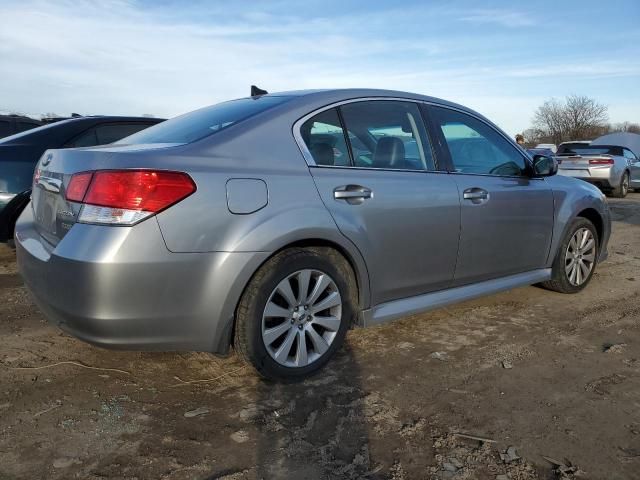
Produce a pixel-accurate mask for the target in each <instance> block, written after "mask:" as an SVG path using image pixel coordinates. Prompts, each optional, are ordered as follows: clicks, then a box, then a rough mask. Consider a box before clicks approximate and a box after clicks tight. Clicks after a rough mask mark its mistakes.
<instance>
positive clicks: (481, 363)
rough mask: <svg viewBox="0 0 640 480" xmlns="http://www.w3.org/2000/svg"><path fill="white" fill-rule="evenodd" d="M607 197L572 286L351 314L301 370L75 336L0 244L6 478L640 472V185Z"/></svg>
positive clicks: (1, 462)
mask: <svg viewBox="0 0 640 480" xmlns="http://www.w3.org/2000/svg"><path fill="white" fill-rule="evenodd" d="M610 205H611V208H612V211H613V214H614V219H615V222H614V225H613V236H612V238H611V242H610V246H609V250H610V257H609V260H608V261H607V262H606V263H603V264H602V265H600V266H599V268H598V271H597V273H596V275H595V277H594V278H593V281H592V282H591V284H590V286H589V287H588V288H587V289H586V290H585V291H583V292H582V293H580V294H578V295H573V296H565V295H561V294H556V293H552V292H548V291H545V290H542V289H540V288H536V287H527V288H521V289H517V290H513V291H510V292H506V293H503V294H500V295H495V296H492V297H488V298H485V299H482V300H479V301H474V302H468V303H464V304H460V305H457V306H455V307H450V308H443V309H440V310H437V311H435V312H432V313H428V314H424V315H417V316H414V317H410V318H406V319H403V320H401V321H398V322H395V323H393V324H390V325H385V326H382V327H378V328H373V329H366V330H362V329H360V330H355V331H352V332H350V334H349V335H348V338H347V342H346V347H345V348H344V349H343V350H342V352H341V353H340V355H339V356H338V358H336V359H335V360H334V361H332V362H331V363H330V364H329V366H328V367H327V368H326V369H325V370H323V372H322V373H321V374H319V375H317V376H315V377H313V378H312V379H310V380H308V381H305V382H304V383H300V384H296V385H278V384H270V383H266V382H264V381H262V380H260V379H258V378H257V377H256V376H255V374H254V373H253V371H252V370H251V369H250V368H247V367H244V366H243V365H242V364H241V363H240V362H239V360H238V359H237V358H236V357H235V356H234V355H231V356H230V357H229V358H225V359H220V358H217V357H213V356H211V355H208V354H203V353H180V354H178V353H137V352H112V351H107V350H102V349H100V348H96V347H92V346H90V345H87V344H85V343H82V342H80V341H78V340H75V339H74V338H72V337H69V336H68V335H66V334H64V333H62V332H60V331H58V330H57V329H55V328H53V327H51V326H49V325H47V323H46V322H45V320H44V318H43V317H42V315H41V314H40V313H39V312H38V310H37V309H36V308H35V307H34V305H33V304H32V303H31V301H30V299H29V296H28V294H27V292H26V290H25V289H24V287H23V286H22V282H21V280H20V277H19V276H18V275H17V273H16V266H15V261H14V254H13V251H12V250H10V249H9V248H7V247H5V246H2V247H0V386H1V389H0V479H2V480H7V479H74V478H81V479H92V480H93V479H105V478H109V479H172V480H178V479H199V480H200V479H202V480H204V479H217V478H224V479H234V480H240V479H261V478H265V479H270V478H291V479H315V478H336V479H338V478H340V479H341V478H369V479H396V480H400V479H414V478H416V479H423V478H424V479H430V478H433V479H444V478H455V479H472V478H474V479H475V478H477V479H497V480H507V479H535V478H541V479H551V478H589V479H606V480H617V479H640V361H639V360H638V359H639V358H640V193H632V194H630V195H629V196H628V197H627V198H626V199H624V200H614V199H611V200H610ZM59 362H77V363H79V364H80V365H74V364H68V363H62V364H60V363H59ZM81 365H84V366H85V367H87V368H85V367H83V366H81ZM88 367H92V368H88ZM469 437H478V438H480V439H481V440H478V439H474V438H469ZM509 447H514V448H511V449H509V451H508V453H506V454H505V451H506V450H507V449H508V448H509ZM501 454H502V456H501ZM518 457H519V458H518ZM545 457H547V458H550V459H552V460H548V459H545ZM558 464H560V466H558Z"/></svg>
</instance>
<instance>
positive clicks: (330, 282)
mask: <svg viewBox="0 0 640 480" xmlns="http://www.w3.org/2000/svg"><path fill="white" fill-rule="evenodd" d="M355 294H356V290H355V281H354V279H353V272H352V271H351V268H350V266H349V264H348V263H347V262H346V260H345V259H344V258H343V257H342V256H341V255H340V254H338V253H337V252H336V251H334V250H332V249H328V248H320V249H302V248H294V249H290V250H285V251H283V252H281V253H279V254H278V255H276V256H274V257H273V258H272V259H270V260H269V261H267V262H266V263H265V264H264V265H263V266H262V267H261V268H260V269H259V270H258V272H256V274H255V275H254V277H253V278H252V279H251V281H250V283H249V285H248V286H247V288H246V290H245V292H244V294H243V296H242V298H241V300H240V303H239V305H238V309H237V312H236V329H235V337H234V347H235V349H236V351H237V352H238V353H239V354H240V356H241V357H242V358H244V359H245V360H246V361H248V362H249V363H251V364H252V365H253V366H254V367H255V368H256V370H257V371H258V372H259V373H260V374H261V375H262V376H264V377H267V378H270V379H273V380H281V381H294V380H297V379H301V378H304V377H307V376H308V375H310V374H312V373H314V372H316V371H317V370H319V369H320V368H321V367H322V366H324V365H325V364H326V363H327V361H328V360H329V359H330V358H331V356H332V355H333V354H334V352H335V351H336V350H337V349H338V348H340V345H341V344H342V342H343V340H344V336H345V334H346V331H347V329H348V328H349V326H350V324H351V323H352V318H353V315H354V313H355V308H356V307H355V305H356V301H355Z"/></svg>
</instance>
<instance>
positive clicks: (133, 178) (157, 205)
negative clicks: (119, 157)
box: [74, 170, 196, 213]
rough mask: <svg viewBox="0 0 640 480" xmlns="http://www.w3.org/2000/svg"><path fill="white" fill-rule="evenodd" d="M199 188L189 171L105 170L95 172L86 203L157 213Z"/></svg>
mask: <svg viewBox="0 0 640 480" xmlns="http://www.w3.org/2000/svg"><path fill="white" fill-rule="evenodd" d="M74 177H75V176H74ZM195 190H196V186H195V184H194V183H193V180H191V177H189V175H187V174H186V173H181V172H165V171H155V170H119V171H109V170H105V171H97V172H95V173H94V174H93V180H92V181H91V184H90V185H89V189H88V191H87V193H86V195H85V196H84V201H83V203H86V204H90V205H98V206H102V207H111V208H122V209H126V210H144V211H146V212H154V213H155V212H159V211H160V210H164V209H165V208H167V207H169V206H171V205H173V204H174V203H176V202H179V201H180V200H182V199H183V198H185V197H187V196H189V195H191V194H192V193H193V192H195Z"/></svg>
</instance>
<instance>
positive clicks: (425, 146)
mask: <svg viewBox="0 0 640 480" xmlns="http://www.w3.org/2000/svg"><path fill="white" fill-rule="evenodd" d="M340 111H341V113H342V117H343V120H344V123H345V127H346V129H347V131H348V133H349V138H350V142H349V143H350V144H351V152H352V157H353V161H354V164H355V166H356V167H365V168H387V169H401V170H435V162H434V160H433V154H432V151H431V145H430V143H429V138H428V136H427V131H426V129H425V126H424V123H423V122H422V117H421V115H420V109H419V107H418V105H417V104H415V103H413V102H403V101H395V100H375V101H363V102H354V103H348V104H346V105H342V106H341V107H340ZM352 137H353V138H352Z"/></svg>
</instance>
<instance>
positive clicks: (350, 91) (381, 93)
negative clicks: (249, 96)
mask: <svg viewBox="0 0 640 480" xmlns="http://www.w3.org/2000/svg"><path fill="white" fill-rule="evenodd" d="M266 96H274V97H298V98H299V99H300V100H302V101H304V100H308V101H314V102H315V101H326V102H328V103H334V102H340V101H343V100H351V99H356V98H366V97H388V98H406V99H408V100H419V101H423V102H429V103H437V104H441V105H447V106H451V107H455V108H459V109H461V110H467V111H470V112H473V111H472V110H471V109H469V108H467V107H465V106H464V105H459V104H457V103H454V102H450V101H448V100H443V99H441V98H437V97H430V96H428V95H421V94H419V93H411V92H403V91H400V90H385V89H375V88H334V89H326V90H291V91H285V92H274V93H269V94H267V95H266ZM473 113H475V112H473Z"/></svg>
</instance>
